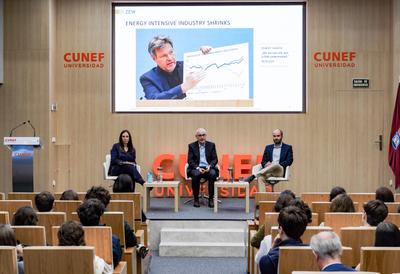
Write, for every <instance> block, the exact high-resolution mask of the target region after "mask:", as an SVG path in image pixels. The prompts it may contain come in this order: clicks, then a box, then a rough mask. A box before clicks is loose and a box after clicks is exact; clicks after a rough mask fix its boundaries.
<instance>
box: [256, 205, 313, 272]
mask: <svg viewBox="0 0 400 274" xmlns="http://www.w3.org/2000/svg"><path fill="white" fill-rule="evenodd" d="M286 206H295V207H298V208H300V209H301V210H303V211H304V213H305V214H306V215H307V223H311V222H312V212H311V209H310V207H309V206H308V205H307V204H306V203H305V202H303V201H302V200H301V199H300V198H296V199H292V200H290V201H289V204H288V205H286ZM286 206H285V207H286ZM263 231H264V230H263ZM271 247H272V236H271V235H267V236H265V237H264V239H263V240H262V241H261V243H260V248H259V250H258V252H257V254H256V257H255V262H256V263H257V264H258V263H259V262H260V259H261V257H262V256H264V255H267V254H268V252H269V251H270V249H271Z"/></svg>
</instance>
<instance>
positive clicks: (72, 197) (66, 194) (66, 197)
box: [60, 189, 79, 201]
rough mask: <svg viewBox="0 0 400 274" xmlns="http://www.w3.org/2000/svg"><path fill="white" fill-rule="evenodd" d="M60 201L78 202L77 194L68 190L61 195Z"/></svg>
mask: <svg viewBox="0 0 400 274" xmlns="http://www.w3.org/2000/svg"><path fill="white" fill-rule="evenodd" d="M60 200H76V201H79V196H78V193H76V192H75V191H74V190H72V189H68V190H66V191H64V192H63V193H62V194H61V197H60Z"/></svg>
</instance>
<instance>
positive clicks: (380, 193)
mask: <svg viewBox="0 0 400 274" xmlns="http://www.w3.org/2000/svg"><path fill="white" fill-rule="evenodd" d="M375 199H376V200H381V201H382V202H384V203H393V202H394V195H393V192H392V191H391V190H390V189H389V188H387V187H385V186H381V187H379V188H378V189H377V190H376V191H375Z"/></svg>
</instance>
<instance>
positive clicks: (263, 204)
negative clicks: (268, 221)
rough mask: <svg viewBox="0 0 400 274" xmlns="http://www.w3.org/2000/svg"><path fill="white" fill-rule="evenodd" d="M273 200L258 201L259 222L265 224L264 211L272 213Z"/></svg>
mask: <svg viewBox="0 0 400 274" xmlns="http://www.w3.org/2000/svg"><path fill="white" fill-rule="evenodd" d="M274 206H275V202H272V201H260V202H259V217H258V220H259V224H260V225H262V224H265V213H267V212H268V213H274V212H275V210H274Z"/></svg>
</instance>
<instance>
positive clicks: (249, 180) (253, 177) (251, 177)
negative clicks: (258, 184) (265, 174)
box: [243, 175, 256, 183]
mask: <svg viewBox="0 0 400 274" xmlns="http://www.w3.org/2000/svg"><path fill="white" fill-rule="evenodd" d="M255 178H256V176H254V175H250V176H249V177H246V178H244V179H243V181H245V182H248V183H250V182H251V181H253V180H254V179H255Z"/></svg>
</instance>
